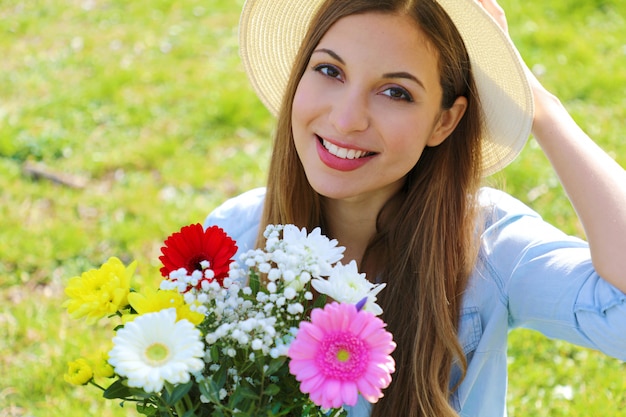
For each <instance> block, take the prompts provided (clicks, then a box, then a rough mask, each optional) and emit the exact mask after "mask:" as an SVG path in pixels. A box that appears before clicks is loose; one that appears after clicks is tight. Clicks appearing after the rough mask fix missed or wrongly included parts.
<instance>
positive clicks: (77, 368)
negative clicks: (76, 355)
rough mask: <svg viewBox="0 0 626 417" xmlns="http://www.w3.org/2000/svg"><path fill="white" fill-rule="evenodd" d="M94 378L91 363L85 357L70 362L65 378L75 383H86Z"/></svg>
mask: <svg viewBox="0 0 626 417" xmlns="http://www.w3.org/2000/svg"><path fill="white" fill-rule="evenodd" d="M91 378H93V371H92V369H91V367H90V366H89V363H87V361H86V360H85V359H83V358H80V359H76V360H75V361H72V362H69V363H68V370H67V373H66V374H65V375H63V379H65V381H66V382H69V383H70V384H73V385H85V384H86V383H88V382H89V381H90V380H91Z"/></svg>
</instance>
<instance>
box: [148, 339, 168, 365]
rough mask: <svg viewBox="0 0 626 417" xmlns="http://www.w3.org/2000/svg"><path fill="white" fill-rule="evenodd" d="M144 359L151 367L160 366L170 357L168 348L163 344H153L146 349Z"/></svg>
mask: <svg viewBox="0 0 626 417" xmlns="http://www.w3.org/2000/svg"><path fill="white" fill-rule="evenodd" d="M145 354H146V359H147V360H148V363H149V364H150V365H152V366H156V365H160V364H162V363H163V362H165V361H166V360H167V358H168V357H169V356H170V350H169V348H168V347H167V346H166V345H164V344H163V343H158V342H157V343H153V344H151V345H150V346H148V347H147V348H146V351H145Z"/></svg>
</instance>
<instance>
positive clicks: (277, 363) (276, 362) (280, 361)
mask: <svg viewBox="0 0 626 417" xmlns="http://www.w3.org/2000/svg"><path fill="white" fill-rule="evenodd" d="M286 361H287V358H286V357H285V356H281V357H279V358H276V359H272V360H271V361H270V364H269V365H268V367H267V371H266V372H265V374H266V375H273V374H274V373H276V371H278V370H279V369H280V368H281V367H282V366H283V365H284V364H285V362H286Z"/></svg>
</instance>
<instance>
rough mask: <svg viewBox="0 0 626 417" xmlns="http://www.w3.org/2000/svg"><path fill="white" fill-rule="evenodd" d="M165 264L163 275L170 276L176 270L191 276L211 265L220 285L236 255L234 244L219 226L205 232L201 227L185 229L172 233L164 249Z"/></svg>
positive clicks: (162, 270) (161, 259)
mask: <svg viewBox="0 0 626 417" xmlns="http://www.w3.org/2000/svg"><path fill="white" fill-rule="evenodd" d="M161 252H162V253H163V255H162V256H160V257H159V260H160V261H161V262H162V263H163V267H162V268H161V274H162V275H163V276H164V277H166V278H167V277H168V276H169V274H170V273H171V272H173V271H176V270H178V269H180V268H185V269H186V270H187V273H188V274H191V273H192V272H193V271H195V270H198V271H201V272H202V271H203V270H204V267H203V262H208V263H209V268H211V270H212V271H213V273H214V277H213V278H212V279H215V280H217V281H218V282H219V283H220V285H221V284H222V281H223V280H224V278H225V277H226V276H227V275H228V271H229V267H230V263H231V262H232V261H233V259H232V257H233V255H234V254H235V253H236V252H237V245H236V244H235V241H234V240H233V239H231V238H230V236H228V235H227V234H226V232H224V230H223V229H221V228H219V227H217V226H211V227H209V228H207V229H206V230H205V229H204V228H203V227H202V225H201V224H199V223H196V224H191V225H189V226H184V227H183V228H181V229H180V231H179V232H175V233H173V234H171V235H170V236H169V237H168V238H167V239H166V240H165V246H163V247H162V248H161Z"/></svg>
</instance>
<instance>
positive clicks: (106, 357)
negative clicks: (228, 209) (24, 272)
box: [64, 224, 395, 417]
mask: <svg viewBox="0 0 626 417" xmlns="http://www.w3.org/2000/svg"><path fill="white" fill-rule="evenodd" d="M264 236H265V238H266V244H265V248H263V249H256V250H250V251H248V252H246V253H243V254H242V255H241V256H240V259H239V262H235V261H234V260H233V257H234V255H235V253H236V252H237V246H236V242H235V241H233V239H231V238H230V237H229V236H228V235H227V234H226V233H225V232H224V231H223V230H222V229H220V228H219V227H217V226H213V227H209V228H207V229H204V228H203V227H202V225H200V224H193V225H189V226H185V227H183V228H182V229H181V230H180V231H179V232H176V233H174V234H172V235H171V236H169V237H168V238H167V240H166V241H165V244H164V246H163V247H162V249H161V252H162V256H161V257H160V258H159V259H160V260H161V262H162V264H163V267H162V268H161V274H162V275H163V279H162V281H161V283H160V285H159V287H158V289H146V290H145V291H135V290H132V289H131V284H130V281H131V278H132V275H133V272H134V269H135V266H136V263H135V262H133V263H132V264H130V265H129V266H125V265H124V264H123V263H122V262H121V261H120V260H119V259H117V258H115V257H112V258H110V259H109V260H108V261H107V262H106V263H104V264H103V265H102V266H101V267H100V268H99V269H93V270H90V271H87V272H84V273H83V274H82V275H80V276H77V277H73V278H71V279H70V280H69V282H68V285H67V287H66V290H65V292H66V295H67V296H68V300H67V301H66V302H65V303H64V307H66V308H67V310H68V313H69V314H70V315H71V316H72V317H74V318H77V319H78V318H85V319H86V320H87V322H88V323H95V322H96V321H99V320H100V319H102V318H105V317H106V318H108V319H109V320H114V324H115V327H114V337H113V338H112V348H111V349H110V350H109V351H108V352H104V353H102V354H100V355H99V356H98V359H97V360H95V361H91V362H90V361H89V360H87V359H86V358H79V359H77V360H75V361H72V362H70V363H69V369H68V372H67V373H66V374H65V379H66V380H67V381H68V382H70V383H73V384H76V385H85V384H92V385H94V386H96V387H98V388H100V389H102V390H103V396H104V397H105V398H107V399H117V400H121V402H122V404H123V403H124V402H133V403H135V404H136V408H137V410H138V411H139V413H141V414H144V415H152V416H177V417H203V416H211V417H217V416H267V417H270V416H340V415H345V414H346V412H345V411H344V409H343V408H342V407H343V406H344V405H354V404H355V403H356V402H357V398H358V396H359V395H361V396H363V397H364V398H365V399H366V400H368V401H370V402H376V401H377V400H378V399H379V398H380V397H382V395H383V394H382V390H383V389H384V388H386V387H387V386H388V385H389V383H390V382H391V373H393V372H394V370H395V364H394V361H393V359H392V358H391V356H390V354H391V353H392V351H393V350H394V349H395V343H394V342H393V340H392V336H391V334H390V333H389V332H387V331H386V330H385V329H384V327H385V323H384V322H383V321H382V320H381V319H380V318H378V317H377V315H379V314H380V313H381V312H382V310H381V309H380V307H379V306H378V305H377V304H376V295H377V294H378V292H379V291H380V290H381V289H383V287H384V284H383V285H375V284H372V283H370V282H369V281H368V280H367V279H366V278H365V274H361V273H359V272H358V270H357V266H356V263H355V262H354V261H352V262H350V263H348V264H342V263H341V262H340V260H341V259H342V257H343V251H344V248H343V247H340V246H337V241H336V240H330V239H328V238H327V237H326V236H324V235H322V234H321V232H320V229H319V228H317V229H314V230H313V231H312V232H310V233H308V232H307V231H306V229H299V228H297V227H295V226H293V225H270V226H268V227H267V229H266V230H265V232H264ZM103 381H105V382H103Z"/></svg>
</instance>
